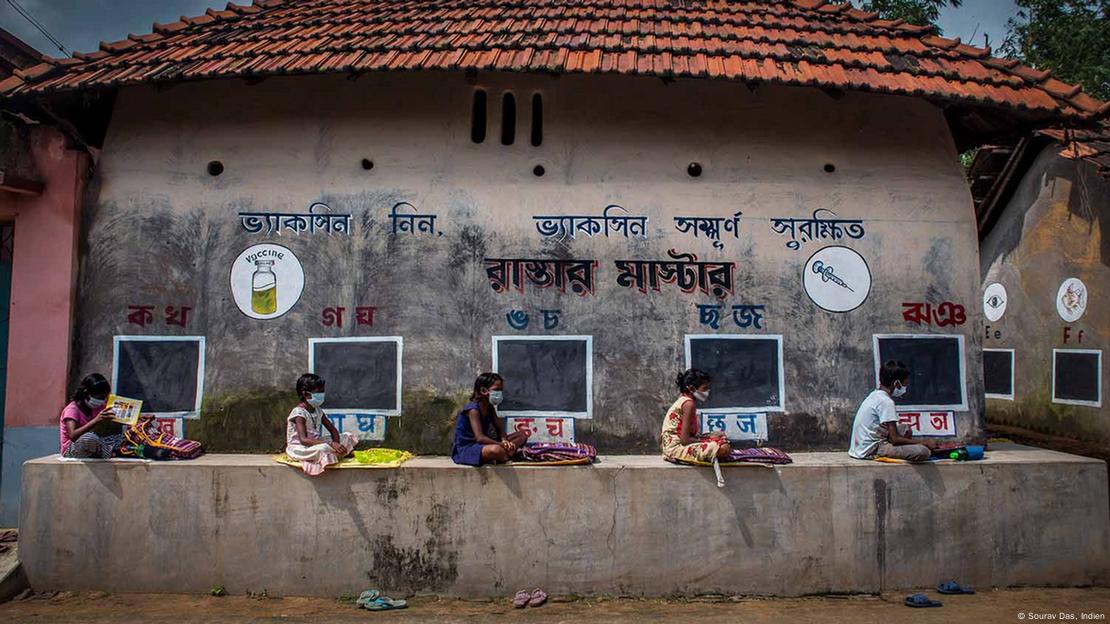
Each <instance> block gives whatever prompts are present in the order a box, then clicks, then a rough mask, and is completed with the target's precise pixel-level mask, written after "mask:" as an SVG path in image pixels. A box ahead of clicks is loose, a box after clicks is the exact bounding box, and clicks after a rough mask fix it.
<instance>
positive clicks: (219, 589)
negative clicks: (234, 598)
mask: <svg viewBox="0 0 1110 624" xmlns="http://www.w3.org/2000/svg"><path fill="white" fill-rule="evenodd" d="M212 595H213V596H217V597H219V596H226V595H227V590H226V589H224V586H223V585H217V586H215V587H213V588H212Z"/></svg>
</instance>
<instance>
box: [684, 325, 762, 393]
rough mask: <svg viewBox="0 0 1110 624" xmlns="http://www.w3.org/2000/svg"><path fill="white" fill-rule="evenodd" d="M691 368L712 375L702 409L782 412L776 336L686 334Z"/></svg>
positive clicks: (688, 363)
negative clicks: (706, 335) (706, 398)
mask: <svg viewBox="0 0 1110 624" xmlns="http://www.w3.org/2000/svg"><path fill="white" fill-rule="evenodd" d="M687 340H688V341H689V345H690V346H689V356H690V357H689V361H688V362H687V365H688V366H689V367H690V368H697V369H700V370H703V371H705V372H707V373H709V375H710V376H711V377H712V378H713V381H712V384H711V390H710V392H709V400H708V401H706V402H705V403H703V404H701V405H700V407H701V408H702V409H707V410H708V409H750V410H753V411H760V410H763V411H782V407H783V397H782V394H781V388H782V380H781V379H779V375H780V372H781V368H782V366H781V362H779V341H780V340H781V339H780V338H778V337H766V338H764V337H758V338H748V337H745V338H742V339H741V338H718V337H711V338H702V337H697V338H695V337H692V336H691V337H688V338H687Z"/></svg>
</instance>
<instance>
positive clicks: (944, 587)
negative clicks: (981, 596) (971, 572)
mask: <svg viewBox="0 0 1110 624" xmlns="http://www.w3.org/2000/svg"><path fill="white" fill-rule="evenodd" d="M937 591H938V592H939V593H942V594H974V593H975V590H974V589H972V588H970V587H963V586H961V585H960V584H959V583H957V582H956V581H948V582H945V583H941V584H940V585H939V586H937Z"/></svg>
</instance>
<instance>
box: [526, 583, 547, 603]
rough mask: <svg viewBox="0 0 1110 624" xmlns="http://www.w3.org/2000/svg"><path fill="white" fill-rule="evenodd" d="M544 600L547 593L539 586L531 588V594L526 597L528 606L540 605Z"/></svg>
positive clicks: (545, 600)
mask: <svg viewBox="0 0 1110 624" xmlns="http://www.w3.org/2000/svg"><path fill="white" fill-rule="evenodd" d="M545 602H547V593H546V592H544V591H543V590H542V589H540V588H539V587H537V588H535V589H533V590H532V595H531V596H530V597H529V598H528V606H529V607H541V606H543V603H545Z"/></svg>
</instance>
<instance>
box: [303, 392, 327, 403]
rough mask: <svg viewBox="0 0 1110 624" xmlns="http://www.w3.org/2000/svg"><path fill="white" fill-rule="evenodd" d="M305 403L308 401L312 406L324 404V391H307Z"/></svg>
mask: <svg viewBox="0 0 1110 624" xmlns="http://www.w3.org/2000/svg"><path fill="white" fill-rule="evenodd" d="M305 403H308V404H309V405H311V406H312V407H320V406H321V405H323V404H324V393H323V392H309V393H308V398H307V399H305Z"/></svg>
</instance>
